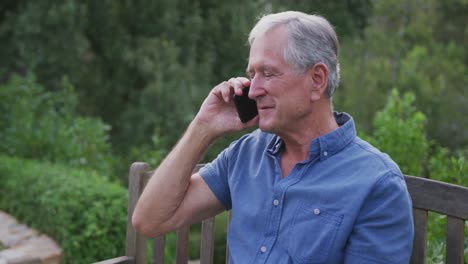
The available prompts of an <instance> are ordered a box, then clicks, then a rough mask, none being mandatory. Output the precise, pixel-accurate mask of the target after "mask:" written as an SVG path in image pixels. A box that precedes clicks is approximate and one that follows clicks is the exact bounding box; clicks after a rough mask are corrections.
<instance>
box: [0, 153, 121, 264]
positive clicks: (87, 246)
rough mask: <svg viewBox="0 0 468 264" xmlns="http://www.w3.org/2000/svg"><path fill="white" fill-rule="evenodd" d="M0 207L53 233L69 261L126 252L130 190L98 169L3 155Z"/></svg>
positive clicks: (1, 162) (78, 261)
mask: <svg viewBox="0 0 468 264" xmlns="http://www.w3.org/2000/svg"><path fill="white" fill-rule="evenodd" d="M0 182H1V184H0V193H1V194H2V195H1V196H0V208H1V209H3V210H5V211H7V212H9V213H11V214H12V215H14V216H15V217H17V218H18V220H19V221H21V222H24V223H25V224H27V225H30V226H32V227H34V228H36V229H38V230H40V231H41V232H44V233H46V234H48V235H49V236H51V237H52V238H54V239H55V240H56V241H57V242H58V243H59V244H60V245H61V247H62V248H63V251H64V255H65V263H92V262H94V261H98V260H103V259H108V258H112V257H116V256H120V255H123V253H124V244H125V234H126V223H127V211H126V208H127V199H128V198H127V197H128V195H127V191H126V190H125V189H124V188H123V187H121V186H120V185H118V184H115V183H111V182H109V181H108V180H106V179H105V178H104V177H102V176H100V175H98V174H96V173H95V172H94V171H89V170H78V169H71V168H69V167H66V166H63V165H53V164H50V163H39V162H37V161H30V160H24V159H19V158H11V157H6V156H0Z"/></svg>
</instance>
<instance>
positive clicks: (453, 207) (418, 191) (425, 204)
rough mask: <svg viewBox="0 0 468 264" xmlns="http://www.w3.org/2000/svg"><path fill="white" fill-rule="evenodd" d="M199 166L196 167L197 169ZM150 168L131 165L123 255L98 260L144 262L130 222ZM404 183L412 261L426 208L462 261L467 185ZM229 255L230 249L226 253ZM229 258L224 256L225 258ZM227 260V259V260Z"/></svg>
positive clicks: (184, 233) (209, 248)
mask: <svg viewBox="0 0 468 264" xmlns="http://www.w3.org/2000/svg"><path fill="white" fill-rule="evenodd" d="M200 168H201V165H199V166H197V167H196V169H195V171H198V170H199V169H200ZM152 173H153V172H152V171H151V170H150V168H149V166H148V165H147V164H146V163H142V162H136V163H133V164H132V166H131V168H130V175H129V188H128V191H129V201H128V223H127V239H126V253H125V256H121V257H117V258H113V259H109V260H105V261H101V262H98V263H99V264H111V263H134V264H140V263H145V264H146V263H147V259H146V258H147V252H146V249H147V238H145V237H143V236H141V235H139V234H138V233H137V232H136V231H135V229H134V228H133V226H132V224H131V216H132V214H133V210H134V208H135V204H136V202H137V200H138V197H139V196H140V194H141V192H142V190H143V188H144V187H145V185H146V183H147V182H148V179H149V178H150V177H151V175H152ZM405 179H406V184H407V186H408V190H409V192H410V195H411V198H412V200H413V215H414V225H415V236H414V244H413V253H412V256H411V262H410V263H412V264H420V263H421V264H424V263H426V244H427V243H426V242H427V232H426V231H427V223H428V211H431V212H436V213H439V214H442V215H447V240H446V262H445V263H448V264H452V263H454V264H459V263H463V258H464V256H463V254H464V228H465V221H466V220H467V219H468V188H466V187H462V186H458V185H453V184H448V183H444V182H439V181H434V180H429V179H425V178H420V177H413V176H405ZM201 233H202V236H201V246H200V263H201V264H211V263H213V253H214V218H209V219H207V220H204V221H203V223H202V230H201ZM188 237H189V227H185V228H182V229H181V230H178V231H177V242H176V243H177V249H176V263H178V264H179V263H184V264H185V263H187V262H188ZM164 247H165V238H164V237H157V238H154V243H153V260H152V263H155V264H162V263H164ZM226 255H227V256H229V252H226ZM227 258H228V257H226V259H227ZM226 262H227V261H226Z"/></svg>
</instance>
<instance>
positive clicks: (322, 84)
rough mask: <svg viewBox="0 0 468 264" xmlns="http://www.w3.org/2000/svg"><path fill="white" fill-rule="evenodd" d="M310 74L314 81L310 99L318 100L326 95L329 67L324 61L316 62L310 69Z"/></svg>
mask: <svg viewBox="0 0 468 264" xmlns="http://www.w3.org/2000/svg"><path fill="white" fill-rule="evenodd" d="M309 76H310V78H311V81H312V90H311V95H310V96H311V97H310V100H312V101H317V100H319V99H320V98H322V97H323V96H326V95H325V90H326V89H327V84H328V67H327V65H325V64H324V63H322V62H319V63H316V64H315V65H314V66H312V68H310V69H309Z"/></svg>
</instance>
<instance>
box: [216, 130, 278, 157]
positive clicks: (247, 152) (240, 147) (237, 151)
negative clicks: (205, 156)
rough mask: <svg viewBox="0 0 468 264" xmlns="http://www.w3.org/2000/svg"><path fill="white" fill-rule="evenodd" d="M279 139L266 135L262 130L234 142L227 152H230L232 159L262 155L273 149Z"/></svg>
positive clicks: (272, 135)
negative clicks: (239, 156) (240, 156)
mask: <svg viewBox="0 0 468 264" xmlns="http://www.w3.org/2000/svg"><path fill="white" fill-rule="evenodd" d="M277 138H278V137H277V136H276V135H274V134H270V133H265V132H262V131H261V130H260V129H256V130H254V131H252V132H251V133H248V134H245V135H243V136H242V137H240V138H239V139H238V140H236V141H234V142H232V143H231V144H230V146H229V147H228V148H227V149H226V150H225V151H227V152H229V156H230V157H232V158H233V157H235V156H237V155H242V156H244V157H245V156H251V155H260V154H262V153H263V152H265V151H266V150H267V149H268V148H270V147H272V146H273V145H274V143H275V142H276V139H277Z"/></svg>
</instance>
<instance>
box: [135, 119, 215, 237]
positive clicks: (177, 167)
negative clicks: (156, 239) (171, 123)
mask: <svg viewBox="0 0 468 264" xmlns="http://www.w3.org/2000/svg"><path fill="white" fill-rule="evenodd" d="M214 140H215V137H214V136H212V135H211V134H210V133H209V131H208V128H207V126H204V125H203V124H200V123H197V122H192V123H191V124H190V126H189V127H188V129H187V131H186V132H185V134H184V135H183V137H182V138H181V139H180V140H179V142H178V143H177V145H176V146H175V147H174V149H173V150H172V151H171V152H170V153H169V155H168V156H167V157H166V158H165V159H164V160H163V162H162V163H161V164H160V166H159V167H158V168H157V169H156V171H155V173H154V175H153V176H152V177H151V179H150V180H149V182H148V184H147V185H146V187H145V189H144V191H143V193H142V195H141V196H140V199H139V201H138V203H137V206H136V208H135V211H134V214H133V219H132V221H133V223H134V225H135V227H136V228H137V229H138V230H140V231H141V232H142V233H152V232H155V231H157V230H156V229H157V228H158V226H160V225H161V224H163V223H164V222H165V221H167V220H168V219H170V218H171V217H172V216H173V215H174V214H175V212H176V210H177V209H178V208H179V206H180V204H181V203H182V201H183V200H184V197H185V195H186V192H187V189H188V187H189V185H190V177H191V175H192V171H193V169H194V167H195V166H196V164H197V163H198V162H199V160H200V159H201V157H202V156H203V154H204V153H205V152H206V150H207V149H208V147H209V146H210V144H211V143H212V142H213V141H214ZM184 221H185V219H178V222H179V223H174V224H175V225H176V226H178V225H179V224H182V222H184Z"/></svg>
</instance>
